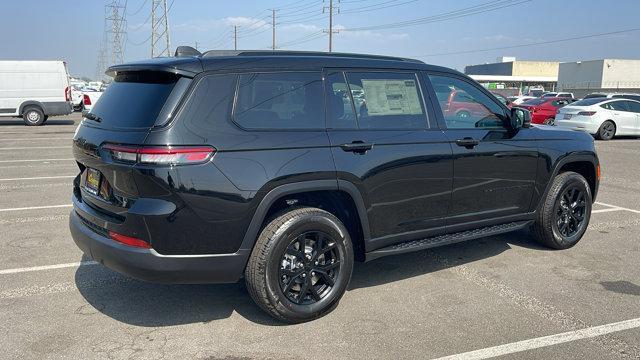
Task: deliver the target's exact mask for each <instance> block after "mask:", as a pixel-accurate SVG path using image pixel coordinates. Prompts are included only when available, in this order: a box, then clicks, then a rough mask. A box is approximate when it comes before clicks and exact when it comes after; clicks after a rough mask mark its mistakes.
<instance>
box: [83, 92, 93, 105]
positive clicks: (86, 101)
mask: <svg viewBox="0 0 640 360" xmlns="http://www.w3.org/2000/svg"><path fill="white" fill-rule="evenodd" d="M82 103H83V104H85V105H91V98H90V97H89V95H87V94H84V95H82Z"/></svg>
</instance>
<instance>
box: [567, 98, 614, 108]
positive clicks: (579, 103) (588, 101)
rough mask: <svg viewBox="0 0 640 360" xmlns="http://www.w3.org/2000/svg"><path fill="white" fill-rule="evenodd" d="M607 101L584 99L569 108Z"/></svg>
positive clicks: (603, 99)
mask: <svg viewBox="0 0 640 360" xmlns="http://www.w3.org/2000/svg"><path fill="white" fill-rule="evenodd" d="M605 100H607V99H606V98H584V99H582V100H579V101H576V102H574V103H573V104H571V106H591V105H595V104H598V103H601V102H603V101H605Z"/></svg>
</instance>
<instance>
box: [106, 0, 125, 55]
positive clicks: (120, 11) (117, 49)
mask: <svg viewBox="0 0 640 360" xmlns="http://www.w3.org/2000/svg"><path fill="white" fill-rule="evenodd" d="M125 10H126V9H125V5H121V4H120V1H118V0H112V1H111V2H110V3H109V4H108V5H106V6H105V31H106V33H107V46H109V47H110V50H111V56H110V59H109V60H110V62H111V64H114V65H115V64H122V63H123V62H124V41H125V35H126V31H125V28H126V22H125V19H124V14H125ZM105 52H106V50H105Z"/></svg>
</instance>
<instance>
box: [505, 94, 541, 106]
mask: <svg viewBox="0 0 640 360" xmlns="http://www.w3.org/2000/svg"><path fill="white" fill-rule="evenodd" d="M535 98H537V97H536V96H528V95H521V96H509V97H508V99H509V100H510V101H511V102H512V103H513V105H520V104H522V103H523V102H525V101H527V100H531V99H535Z"/></svg>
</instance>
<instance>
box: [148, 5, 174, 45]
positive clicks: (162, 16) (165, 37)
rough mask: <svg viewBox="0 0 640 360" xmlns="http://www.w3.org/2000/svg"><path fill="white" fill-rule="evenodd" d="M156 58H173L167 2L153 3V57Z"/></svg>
mask: <svg viewBox="0 0 640 360" xmlns="http://www.w3.org/2000/svg"><path fill="white" fill-rule="evenodd" d="M158 47H159V49H158ZM156 56H171V40H170V37H169V9H168V8H167V0H152V1H151V57H156Z"/></svg>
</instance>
